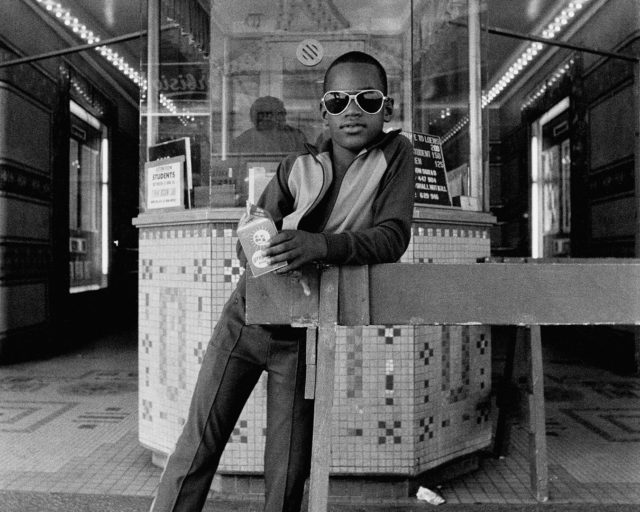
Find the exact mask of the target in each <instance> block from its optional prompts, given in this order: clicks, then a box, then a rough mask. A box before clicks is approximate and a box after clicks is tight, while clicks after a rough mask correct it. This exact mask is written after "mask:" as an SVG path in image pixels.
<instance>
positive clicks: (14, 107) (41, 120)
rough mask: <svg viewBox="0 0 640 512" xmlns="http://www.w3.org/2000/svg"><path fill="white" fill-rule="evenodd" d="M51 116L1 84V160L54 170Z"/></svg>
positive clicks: (44, 169)
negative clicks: (51, 160)
mask: <svg viewBox="0 0 640 512" xmlns="http://www.w3.org/2000/svg"><path fill="white" fill-rule="evenodd" d="M50 125H51V121H50V115H49V113H48V112H47V111H46V110H44V109H43V108H41V107H40V106H38V105H37V104H35V103H33V102H31V101H29V100H28V99H26V98H25V97H24V96H22V95H21V94H19V93H18V92H17V91H15V90H13V89H10V88H8V87H7V86H6V85H5V84H2V83H0V158H8V159H11V160H13V161H16V162H19V163H22V164H25V165H28V166H29V167H33V168H36V169H39V170H42V171H49V169H50V147H51V140H50V139H51V127H50Z"/></svg>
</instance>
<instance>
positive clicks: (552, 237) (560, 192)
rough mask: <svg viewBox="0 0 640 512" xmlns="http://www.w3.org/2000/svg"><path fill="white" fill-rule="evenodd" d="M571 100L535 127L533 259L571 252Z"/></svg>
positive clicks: (562, 102)
mask: <svg viewBox="0 0 640 512" xmlns="http://www.w3.org/2000/svg"><path fill="white" fill-rule="evenodd" d="M569 134H570V129H569V98H565V99H564V100H562V101H560V102H559V103H558V104H556V105H555V106H554V107H553V108H551V109H550V110H549V111H548V112H546V113H545V114H544V115H543V116H542V117H541V118H540V119H538V120H537V121H536V122H534V123H533V125H532V137H531V183H532V186H531V208H532V212H531V241H532V244H531V247H532V256H533V257H534V258H557V257H565V256H569V255H570V253H571V243H570V235H571V190H570V188H571V177H570V168H571V154H570V147H571V145H570V136H569Z"/></svg>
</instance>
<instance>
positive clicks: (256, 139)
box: [231, 96, 307, 153]
mask: <svg viewBox="0 0 640 512" xmlns="http://www.w3.org/2000/svg"><path fill="white" fill-rule="evenodd" d="M249 115H250V117H251V122H252V123H253V128H250V129H249V130H247V131H245V132H243V133H241V134H240V135H239V136H238V137H236V138H235V139H234V140H233V142H232V143H231V151H232V152H233V153H291V152H295V151H299V150H302V149H304V143H305V142H307V139H306V137H305V136H304V133H302V132H301V131H300V130H298V129H297V128H294V127H293V126H289V125H288V124H287V110H286V109H285V108H284V103H283V102H282V100H280V99H278V98H275V97H273V96H262V97H260V98H258V99H257V100H256V101H255V102H254V103H253V105H251V109H250V111H249Z"/></svg>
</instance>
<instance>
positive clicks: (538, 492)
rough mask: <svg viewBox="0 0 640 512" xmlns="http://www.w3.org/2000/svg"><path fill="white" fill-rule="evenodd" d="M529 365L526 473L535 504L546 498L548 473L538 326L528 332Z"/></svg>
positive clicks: (532, 327)
mask: <svg viewBox="0 0 640 512" xmlns="http://www.w3.org/2000/svg"><path fill="white" fill-rule="evenodd" d="M529 336H530V345H529V347H530V358H529V359H530V363H529V377H530V378H529V384H530V390H529V396H528V399H529V471H530V476H531V489H532V490H533V493H534V494H535V496H536V499H537V500H538V501H547V500H548V499H549V476H548V472H547V437H546V435H547V433H546V422H545V414H544V374H543V370H542V343H541V337H540V326H539V325H532V326H531V329H530V334H529Z"/></svg>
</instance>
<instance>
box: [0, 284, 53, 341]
mask: <svg viewBox="0 0 640 512" xmlns="http://www.w3.org/2000/svg"><path fill="white" fill-rule="evenodd" d="M46 299H47V288H46V285H45V284H44V283H32V284H21V285H15V286H8V285H5V286H0V332H6V331H10V330H12V329H18V328H21V327H28V326H31V325H37V324H39V323H42V322H44V321H45V320H46V319H47V313H46V304H47V300H46Z"/></svg>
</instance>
